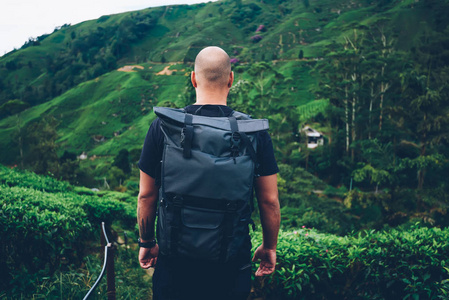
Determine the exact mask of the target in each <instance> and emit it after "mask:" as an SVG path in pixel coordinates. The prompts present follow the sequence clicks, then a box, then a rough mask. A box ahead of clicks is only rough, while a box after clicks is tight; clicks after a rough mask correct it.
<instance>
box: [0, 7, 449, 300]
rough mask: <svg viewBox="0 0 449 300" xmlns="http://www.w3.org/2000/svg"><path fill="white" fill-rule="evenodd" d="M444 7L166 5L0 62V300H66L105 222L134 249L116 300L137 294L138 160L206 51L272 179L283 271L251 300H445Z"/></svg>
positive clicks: (82, 28)
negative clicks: (250, 120)
mask: <svg viewBox="0 0 449 300" xmlns="http://www.w3.org/2000/svg"><path fill="white" fill-rule="evenodd" d="M448 8H449V3H448V1H446V0H440V1H437V0H429V1H423V0H419V1H415V0H413V1H412V0H403V1H400V0H372V1H368V0H356V1H347V0H337V1H327V0H326V1H317V0H316V1H314V0H264V1H262V0H232V1H231V0H220V1H217V2H210V3H207V4H204V3H203V4H197V5H175V6H164V7H156V8H148V9H145V10H141V11H135V12H128V13H123V14H117V15H111V16H103V17H101V18H99V19H97V20H92V21H87V22H83V23H80V24H76V25H70V24H65V25H63V26H60V27H57V28H55V30H54V32H53V33H52V34H45V35H42V36H40V37H37V38H30V40H29V41H27V42H26V43H25V44H24V45H23V46H22V47H21V48H20V49H16V50H14V51H12V52H10V53H7V54H5V55H4V56H2V57H0V132H1V136H2V139H1V140H0V153H1V155H0V163H1V164H2V165H3V166H2V167H1V169H0V189H2V192H1V196H0V197H1V208H0V209H1V213H0V224H1V225H2V226H1V227H2V231H1V232H2V233H1V240H2V245H1V253H0V254H1V255H0V257H1V261H0V265H1V267H2V269H3V268H4V269H5V270H7V272H5V273H3V272H1V273H2V275H1V276H3V278H2V280H1V282H2V283H1V284H0V297H6V298H7V299H9V298H11V299H15V298H18V297H22V296H23V297H25V298H29V297H31V295H33V293H34V294H36V295H44V296H43V297H47V298H58V297H60V296H61V295H62V294H64V295H70V296H69V298H73V299H78V298H80V297H81V296H82V295H83V294H85V293H86V292H87V290H88V288H89V286H90V285H91V284H92V280H95V278H96V276H97V274H98V272H99V268H100V266H99V265H101V258H100V257H101V255H100V252H101V251H99V250H98V249H99V248H100V247H99V245H98V243H99V235H100V232H99V225H98V224H99V222H101V221H105V222H107V224H108V228H109V230H110V231H111V232H112V233H113V235H114V237H115V238H118V236H120V235H123V231H126V232H127V234H128V235H129V236H130V240H134V241H133V242H132V243H131V244H130V247H123V246H119V251H118V255H119V258H118V261H120V263H118V266H117V268H118V269H117V272H118V274H119V275H118V278H117V280H118V281H121V282H120V284H118V286H119V285H120V286H121V288H120V290H118V294H120V295H123V296H121V297H123V298H127V297H130V295H134V294H136V295H137V296H136V297H138V298H139V297H140V298H142V299H147V298H148V297H151V291H148V289H144V288H142V286H150V285H151V280H149V278H150V275H149V274H147V273H145V272H144V271H143V270H139V269H138V265H137V259H136V249H137V247H136V246H137V245H136V244H135V243H136V242H135V241H136V240H137V235H138V231H137V228H136V224H135V205H136V201H137V199H136V197H137V193H138V181H139V178H138V175H139V170H138V168H137V162H138V160H139V157H140V151H141V148H142V144H143V141H144V138H145V135H146V132H147V130H148V127H149V125H150V124H151V122H152V121H153V120H154V119H155V115H154V113H153V112H152V109H153V107H154V106H169V107H184V106H186V105H188V104H192V103H194V101H195V91H194V89H193V87H192V86H191V84H190V81H189V74H190V71H191V70H192V68H193V61H194V58H195V56H196V54H197V53H198V52H199V51H200V50H201V49H202V48H203V47H205V46H209V45H217V46H220V47H222V48H223V49H224V50H226V51H227V52H228V54H229V55H230V57H231V63H232V68H233V70H234V72H235V78H236V80H235V82H234V85H233V87H232V88H231V91H230V94H229V98H228V105H229V106H230V107H232V108H233V109H235V110H239V111H242V112H245V113H248V114H250V115H252V116H253V117H255V118H266V119H268V120H269V124H270V130H269V133H270V135H271V138H272V140H273V145H274V148H275V156H276V160H277V162H278V165H279V169H280V173H279V174H278V186H279V196H280V202H281V214H282V221H281V227H282V231H281V233H280V245H279V249H278V257H279V260H280V261H279V265H278V267H277V270H276V273H275V274H274V275H273V276H271V277H270V278H267V279H266V280H263V281H257V280H256V279H255V280H254V283H253V286H254V291H253V293H252V297H253V298H258V297H263V298H264V299H331V298H335V299H337V298H338V299H344V298H346V299H391V298H393V297H402V298H403V299H420V298H421V299H444V298H445V297H448V295H449V269H448V267H447V265H446V264H445V263H446V259H447V257H449V256H448V255H449V242H448V240H449V239H448V238H447V235H448V234H449V231H448V225H449V216H448V212H447V210H448V206H449V181H448V180H447V177H446V176H447V174H449V160H448V159H449V147H448V144H449V20H448V19H447V18H446V15H447V12H449V9H448ZM310 132H314V133H315V136H313V135H311V134H310ZM316 135H318V136H319V138H317V137H316ZM254 218H255V219H256V223H258V221H257V218H258V217H257V211H256V212H255V213H254ZM258 227H259V229H260V226H258ZM258 231H260V230H258ZM258 231H256V232H255V233H254V234H253V236H252V238H253V242H254V243H253V244H254V245H255V244H257V243H258V241H260V239H261V236H260V232H258ZM20 237H26V238H27V239H28V240H29V239H32V243H33V244H35V246H36V248H37V249H39V251H37V253H33V254H31V253H28V252H26V251H28V250H23V249H24V248H26V247H25V246H23V245H24V244H22V242H23V243H26V242H28V240H26V239H25V240H23V238H20ZM17 240H21V241H20V242H13V241H17ZM79 240H83V241H85V242H83V243H81V244H80V243H77V241H79ZM4 241H8V242H4ZM48 253H50V255H47V254H48ZM32 257H33V258H32ZM23 258H27V259H25V260H24V259H23ZM254 267H255V266H254ZM24 274H27V275H26V276H24ZM125 274H128V275H129V274H131V275H129V276H128V275H125ZM133 281H134V282H133ZM139 285H140V286H139ZM26 286H32V288H31V290H27V288H26ZM73 286H76V288H74V287H73ZM33 289H34V291H33ZM100 290H102V291H104V286H102V287H100ZM21 295H22V296H21ZM100 297H101V296H100ZM140 298H139V299H140Z"/></svg>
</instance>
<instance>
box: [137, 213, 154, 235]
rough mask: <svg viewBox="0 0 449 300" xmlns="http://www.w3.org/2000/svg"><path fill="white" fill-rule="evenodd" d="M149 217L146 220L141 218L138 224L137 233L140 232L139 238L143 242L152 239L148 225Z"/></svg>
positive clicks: (149, 225)
mask: <svg viewBox="0 0 449 300" xmlns="http://www.w3.org/2000/svg"><path fill="white" fill-rule="evenodd" d="M150 223H151V222H150V217H146V219H144V218H142V219H141V221H140V224H139V232H140V238H141V239H142V240H144V241H147V240H152V239H153V238H154V236H153V233H152V232H153V230H151V224H150Z"/></svg>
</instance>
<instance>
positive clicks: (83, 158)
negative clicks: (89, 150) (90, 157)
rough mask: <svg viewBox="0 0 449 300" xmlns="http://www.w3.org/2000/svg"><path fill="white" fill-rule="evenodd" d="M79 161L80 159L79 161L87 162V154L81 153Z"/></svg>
mask: <svg viewBox="0 0 449 300" xmlns="http://www.w3.org/2000/svg"><path fill="white" fill-rule="evenodd" d="M78 159H79V160H85V159H87V155H86V153H85V152H83V153H81V155H80V156H78Z"/></svg>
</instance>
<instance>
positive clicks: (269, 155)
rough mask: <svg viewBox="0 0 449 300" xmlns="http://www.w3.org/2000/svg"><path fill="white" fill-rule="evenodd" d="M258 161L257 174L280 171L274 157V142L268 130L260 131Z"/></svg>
mask: <svg viewBox="0 0 449 300" xmlns="http://www.w3.org/2000/svg"><path fill="white" fill-rule="evenodd" d="M257 163H258V164H259V166H258V168H257V169H256V174H258V175H260V176H269V175H273V174H276V173H278V172H279V168H278V165H277V163H276V158H275V157H274V150H273V143H272V141H271V137H270V135H269V134H268V131H266V130H265V131H262V132H260V133H259V136H258V141H257Z"/></svg>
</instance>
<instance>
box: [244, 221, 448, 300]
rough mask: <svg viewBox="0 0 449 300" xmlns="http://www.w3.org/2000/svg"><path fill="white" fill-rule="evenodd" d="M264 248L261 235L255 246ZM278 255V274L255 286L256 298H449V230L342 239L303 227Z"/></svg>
mask: <svg viewBox="0 0 449 300" xmlns="http://www.w3.org/2000/svg"><path fill="white" fill-rule="evenodd" d="M260 243H261V234H260V233H256V234H255V235H254V236H253V245H254V246H257V245H259V244H260ZM277 256H278V263H277V266H276V271H275V273H274V275H272V276H270V277H268V278H264V279H262V280H256V281H255V293H256V294H263V295H265V297H266V299H447V297H448V296H449V279H448V278H449V266H448V265H447V259H448V257H449V229H438V228H425V227H422V228H420V227H418V226H414V227H413V228H411V229H408V230H401V229H393V230H390V231H384V232H375V231H365V232H362V233H360V234H357V235H353V236H346V237H338V236H335V235H330V234H322V233H318V232H317V231H315V230H310V229H306V228H301V229H298V230H296V231H289V232H287V231H283V232H281V233H280V236H279V244H278V251H277ZM255 267H256V266H254V268H255ZM254 271H255V270H254Z"/></svg>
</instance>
